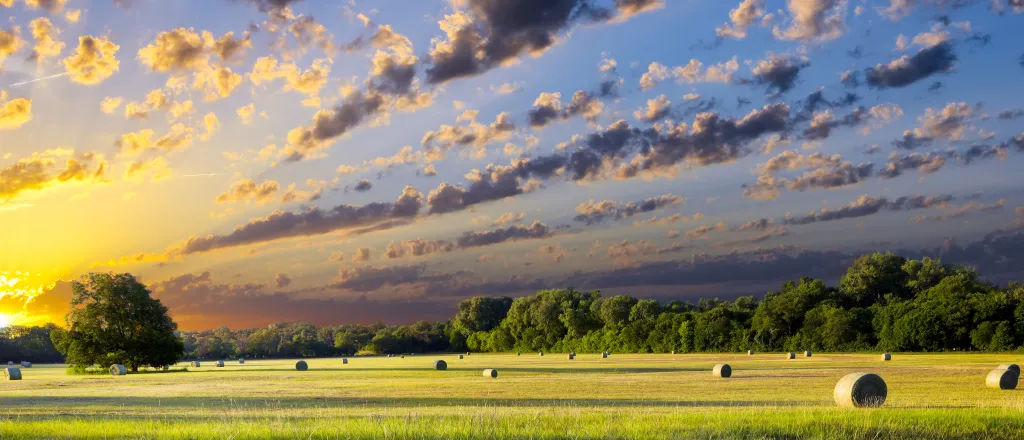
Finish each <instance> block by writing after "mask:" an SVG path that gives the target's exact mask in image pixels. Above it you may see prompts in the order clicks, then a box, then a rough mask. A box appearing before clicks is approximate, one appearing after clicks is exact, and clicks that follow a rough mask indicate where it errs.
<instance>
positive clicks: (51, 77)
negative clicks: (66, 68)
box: [8, 72, 70, 87]
mask: <svg viewBox="0 0 1024 440" xmlns="http://www.w3.org/2000/svg"><path fill="white" fill-rule="evenodd" d="M68 73H70V72H64V73H58V74H56V75H50V76H44V77H42V78H36V79H30V80H28V81H22V82H20V83H15V84H11V85H9V86H8V87H17V86H23V85H25V84H32V83H34V82H38V81H45V80H48V79H53V78H59V77H62V76H64V75H67V74H68Z"/></svg>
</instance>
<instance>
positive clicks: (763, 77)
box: [754, 57, 810, 93]
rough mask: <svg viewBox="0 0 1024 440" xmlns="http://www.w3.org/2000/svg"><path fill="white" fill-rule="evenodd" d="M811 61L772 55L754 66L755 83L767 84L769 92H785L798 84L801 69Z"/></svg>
mask: <svg viewBox="0 0 1024 440" xmlns="http://www.w3.org/2000/svg"><path fill="white" fill-rule="evenodd" d="M809 65H810V63H807V62H803V61H800V60H795V59H792V58H786V57H772V58H769V59H767V60H763V61H761V62H760V63H759V64H758V65H757V66H754V83H755V84H759V85H763V86H767V87H768V91H769V92H772V91H774V92H777V93H785V92H788V91H789V90H790V89H792V88H793V86H794V85H795V84H796V80H797V77H798V76H799V75H800V70H802V69H804V68H806V67H807V66H809Z"/></svg>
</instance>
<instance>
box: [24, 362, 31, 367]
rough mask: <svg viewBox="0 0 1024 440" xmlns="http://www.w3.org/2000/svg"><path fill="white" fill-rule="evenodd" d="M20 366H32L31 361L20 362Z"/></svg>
mask: <svg viewBox="0 0 1024 440" xmlns="http://www.w3.org/2000/svg"><path fill="white" fill-rule="evenodd" d="M21 368H32V363H31V362H22V363H21Z"/></svg>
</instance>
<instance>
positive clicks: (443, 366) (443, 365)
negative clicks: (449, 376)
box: [434, 360, 448, 371]
mask: <svg viewBox="0 0 1024 440" xmlns="http://www.w3.org/2000/svg"><path fill="white" fill-rule="evenodd" d="M434 369H435V370H437V371H444V370H447V369H448V363H447V362H445V361H442V360H436V361H434Z"/></svg>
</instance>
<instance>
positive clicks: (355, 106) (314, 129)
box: [285, 90, 386, 162]
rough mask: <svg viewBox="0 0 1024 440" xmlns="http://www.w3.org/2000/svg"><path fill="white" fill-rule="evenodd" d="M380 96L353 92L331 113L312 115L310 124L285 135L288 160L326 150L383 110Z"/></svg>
mask: <svg viewBox="0 0 1024 440" xmlns="http://www.w3.org/2000/svg"><path fill="white" fill-rule="evenodd" d="M385 105H386V102H385V99H384V96H383V95H380V94H377V93H363V92H361V91H358V90H356V91H352V92H350V93H349V94H348V95H346V96H345V97H344V100H343V102H342V104H341V105H339V106H337V107H335V108H334V109H332V110H320V111H318V112H317V113H316V115H314V116H313V124H312V125H311V126H309V127H299V128H296V129H293V130H292V131H290V132H289V133H288V147H287V148H286V149H285V154H286V155H287V156H286V157H287V160H288V161H290V162H297V161H300V160H302V159H304V158H306V157H307V156H309V155H312V154H315V153H317V152H318V151H320V150H323V149H325V148H327V146H328V143H329V142H330V141H332V140H333V139H335V138H337V137H339V136H342V135H344V134H345V133H348V132H349V130H352V129H353V128H355V127H357V126H359V125H360V124H362V123H363V120H364V119H366V118H367V117H369V116H371V115H373V114H376V113H379V112H381V111H383V110H384V108H385Z"/></svg>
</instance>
